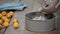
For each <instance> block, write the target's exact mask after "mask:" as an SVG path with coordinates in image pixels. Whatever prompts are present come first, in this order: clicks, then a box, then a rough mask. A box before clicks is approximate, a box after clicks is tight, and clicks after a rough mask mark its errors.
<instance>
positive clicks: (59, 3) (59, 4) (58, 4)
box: [55, 0, 60, 8]
mask: <svg viewBox="0 0 60 34" xmlns="http://www.w3.org/2000/svg"><path fill="white" fill-rule="evenodd" d="M59 6H60V0H59V2H58V3H57V5H56V6H55V8H58V7H59Z"/></svg>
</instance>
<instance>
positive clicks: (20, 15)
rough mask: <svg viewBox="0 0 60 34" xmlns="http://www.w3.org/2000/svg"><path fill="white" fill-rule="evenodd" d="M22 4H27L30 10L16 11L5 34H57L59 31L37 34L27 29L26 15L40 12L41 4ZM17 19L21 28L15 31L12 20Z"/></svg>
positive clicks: (33, 1)
mask: <svg viewBox="0 0 60 34" xmlns="http://www.w3.org/2000/svg"><path fill="white" fill-rule="evenodd" d="M20 3H25V4H27V5H28V6H27V7H28V8H26V9H25V10H23V11H15V13H14V16H13V17H12V19H11V21H10V26H9V28H8V29H7V30H6V32H5V34H57V33H58V32H57V30H55V31H50V32H45V33H40V32H39V33H37V32H31V31H28V30H26V29H25V21H24V20H25V14H27V13H30V12H33V11H39V9H40V8H41V7H40V4H39V3H38V1H37V0H22V1H21V2H20ZM14 18H16V19H18V21H19V28H18V29H14V27H13V25H12V20H13V19H14Z"/></svg>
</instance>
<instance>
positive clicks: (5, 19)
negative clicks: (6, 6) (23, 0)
mask: <svg viewBox="0 0 60 34" xmlns="http://www.w3.org/2000/svg"><path fill="white" fill-rule="evenodd" d="M13 15H14V12H13V11H10V12H9V13H7V12H6V11H2V12H1V13H0V30H1V29H2V24H3V26H4V27H5V28H8V27H9V21H10V20H9V19H11V17H12V16H13Z"/></svg>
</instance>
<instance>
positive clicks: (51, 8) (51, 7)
mask: <svg viewBox="0 0 60 34" xmlns="http://www.w3.org/2000/svg"><path fill="white" fill-rule="evenodd" d="M52 1H53V2H51V3H50V4H47V5H48V6H45V7H44V8H43V9H42V11H41V13H54V12H55V11H56V9H57V7H58V6H59V4H58V3H59V2H58V1H59V0H52Z"/></svg>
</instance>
